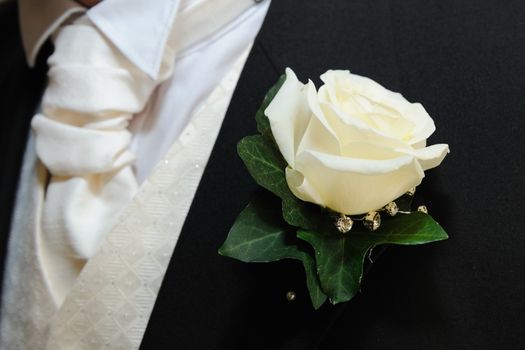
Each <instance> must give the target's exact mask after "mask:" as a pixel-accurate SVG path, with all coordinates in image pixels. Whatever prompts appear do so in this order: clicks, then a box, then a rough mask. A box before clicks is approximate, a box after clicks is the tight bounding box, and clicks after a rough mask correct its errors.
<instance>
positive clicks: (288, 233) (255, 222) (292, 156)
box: [219, 68, 449, 309]
mask: <svg viewBox="0 0 525 350" xmlns="http://www.w3.org/2000/svg"><path fill="white" fill-rule="evenodd" d="M321 81H322V82H323V85H322V86H321V87H320V88H319V89H318V90H317V89H316V87H315V86H314V84H313V83H312V82H311V81H309V82H308V83H307V84H303V83H301V82H300V81H299V80H298V79H297V77H296V75H295V74H294V72H293V71H292V70H291V69H289V68H288V69H286V74H285V75H283V76H282V77H281V78H280V79H279V81H278V82H277V83H276V84H275V85H274V86H273V87H272V88H271V89H270V90H269V92H268V93H267V95H266V97H265V99H264V101H263V103H262V106H261V107H260V109H259V110H258V111H257V113H256V121H257V129H258V131H259V134H258V135H253V136H247V137H245V138H243V139H242V140H240V142H239V143H238V146H237V150H238V154H239V156H240V157H241V158H242V160H243V161H244V164H245V165H246V167H247V169H248V171H249V173H250V175H251V176H252V177H253V179H254V180H255V181H256V182H257V184H258V185H260V186H262V187H263V188H264V189H266V190H267V193H263V194H262V195H260V196H258V197H256V198H255V199H254V200H253V201H252V202H251V203H250V204H248V206H247V207H246V208H245V209H244V210H243V211H242V212H241V213H240V215H239V216H238V218H237V219H236V221H235V223H234V224H233V226H232V228H231V230H230V232H229V234H228V237H227V239H226V241H225V242H224V244H223V245H222V247H221V248H220V249H219V254H221V255H224V256H228V257H231V258H235V259H238V260H241V261H243V262H271V261H276V260H281V259H296V260H300V261H301V262H302V264H303V266H304V270H305V273H306V284H307V287H308V290H309V293H310V299H311V301H312V305H313V307H314V308H316V309H317V308H319V307H321V305H323V304H324V303H325V301H326V300H329V301H330V303H332V304H337V303H341V302H346V301H348V300H350V299H352V298H353V297H354V296H355V295H356V293H357V292H358V290H359V285H360V282H361V279H362V275H363V264H364V261H365V257H366V256H367V254H369V252H370V251H371V250H372V249H373V248H374V247H376V246H378V245H383V244H402V245H416V244H424V243H430V242H434V241H440V240H444V239H447V238H448V236H447V234H446V232H445V231H444V230H443V228H442V227H441V226H440V225H439V224H438V223H437V222H436V221H435V220H434V219H432V217H431V216H430V215H428V211H427V209H426V207H425V206H420V207H418V208H417V209H416V210H413V208H412V198H413V195H414V192H415V188H416V187H417V186H418V185H419V184H420V183H421V181H422V180H423V178H424V176H425V173H424V172H425V171H426V170H428V169H431V168H434V167H437V166H438V165H439V164H440V163H441V162H442V161H443V159H444V158H445V156H446V155H447V153H448V152H449V148H448V145H446V144H436V145H432V146H427V145H426V140H427V138H428V137H429V136H430V135H431V134H432V133H433V132H434V131H435V126H434V122H433V120H432V118H431V117H430V116H429V115H428V113H427V112H426V110H425V109H424V108H423V106H422V105H421V104H419V103H410V102H408V101H407V100H406V99H405V98H404V97H403V96H402V95H401V94H399V93H395V92H392V91H390V90H388V89H386V88H384V87H383V86H381V85H379V84H378V83H377V82H375V81H373V80H371V79H369V78H366V77H363V76H359V75H355V74H351V73H350V72H349V71H338V70H329V71H327V72H326V73H324V74H323V75H322V76H321Z"/></svg>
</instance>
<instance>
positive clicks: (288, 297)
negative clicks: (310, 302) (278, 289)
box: [286, 290, 297, 301]
mask: <svg viewBox="0 0 525 350" xmlns="http://www.w3.org/2000/svg"><path fill="white" fill-rule="evenodd" d="M295 298H297V295H296V294H295V292H294V291H293V290H291V291H289V292H288V293H286V300H288V301H294V300H295Z"/></svg>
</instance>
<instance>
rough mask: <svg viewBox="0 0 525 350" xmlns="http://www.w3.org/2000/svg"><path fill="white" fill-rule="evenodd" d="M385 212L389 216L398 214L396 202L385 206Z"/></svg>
mask: <svg viewBox="0 0 525 350" xmlns="http://www.w3.org/2000/svg"><path fill="white" fill-rule="evenodd" d="M385 211H386V213H387V214H388V215H390V216H395V215H396V214H397V213H398V212H399V208H398V206H397V204H396V202H390V203H388V204H387V205H385Z"/></svg>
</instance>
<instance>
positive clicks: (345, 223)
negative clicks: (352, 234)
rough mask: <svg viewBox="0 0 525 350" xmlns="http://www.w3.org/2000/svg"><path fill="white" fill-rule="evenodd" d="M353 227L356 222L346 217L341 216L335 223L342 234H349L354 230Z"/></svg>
mask: <svg viewBox="0 0 525 350" xmlns="http://www.w3.org/2000/svg"><path fill="white" fill-rule="evenodd" d="M353 225H354V221H353V220H352V219H351V218H350V217H349V216H346V215H341V216H339V217H338V218H337V221H336V222H335V227H337V230H338V231H339V232H341V233H347V232H348V231H350V230H351V229H352V226H353Z"/></svg>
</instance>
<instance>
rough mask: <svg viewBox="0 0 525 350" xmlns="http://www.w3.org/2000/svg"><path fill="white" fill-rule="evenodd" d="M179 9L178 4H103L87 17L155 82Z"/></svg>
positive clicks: (159, 0)
mask: <svg viewBox="0 0 525 350" xmlns="http://www.w3.org/2000/svg"><path fill="white" fill-rule="evenodd" d="M179 5H180V0H149V1H144V0H104V1H102V2H100V3H99V4H98V5H96V6H95V7H92V8H91V9H89V10H88V11H87V16H88V17H89V19H90V20H91V21H92V22H93V23H94V24H95V25H96V26H97V27H98V29H99V30H100V31H101V32H102V33H104V35H106V36H107V37H108V38H109V40H111V42H112V43H113V44H114V45H115V46H116V47H117V48H118V49H119V50H120V51H121V52H122V53H123V54H124V56H126V57H127V58H128V59H129V60H130V61H131V62H133V63H134V64H135V65H136V66H137V67H139V68H140V69H141V70H142V71H144V73H146V74H147V75H148V76H149V77H150V78H152V79H156V78H157V75H158V73H159V69H160V64H161V60H162V55H163V52H164V47H165V46H166V41H167V39H168V36H169V33H170V31H171V27H172V25H173V20H174V18H175V17H176V14H177V9H178V7H179ZM130 23H133V25H132V26H130Z"/></svg>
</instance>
